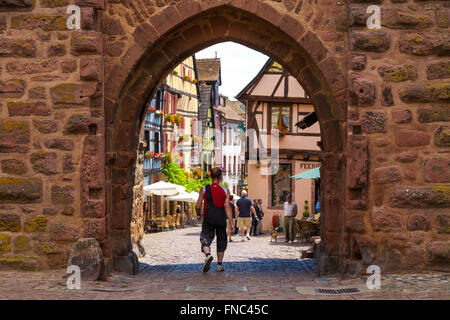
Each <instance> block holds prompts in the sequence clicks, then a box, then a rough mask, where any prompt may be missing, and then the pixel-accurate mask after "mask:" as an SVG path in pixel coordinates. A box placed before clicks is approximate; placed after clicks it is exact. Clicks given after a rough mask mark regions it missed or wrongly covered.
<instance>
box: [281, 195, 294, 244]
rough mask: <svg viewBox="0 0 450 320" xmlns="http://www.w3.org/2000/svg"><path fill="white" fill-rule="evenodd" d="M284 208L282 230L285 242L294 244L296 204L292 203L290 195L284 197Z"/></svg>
mask: <svg viewBox="0 0 450 320" xmlns="http://www.w3.org/2000/svg"><path fill="white" fill-rule="evenodd" d="M283 207H284V229H285V231H286V240H285V242H289V243H294V239H295V217H296V216H297V204H296V203H295V202H294V201H292V195H291V194H288V195H287V196H286V202H285V203H284V205H283Z"/></svg>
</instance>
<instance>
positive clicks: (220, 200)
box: [203, 183, 228, 215]
mask: <svg viewBox="0 0 450 320" xmlns="http://www.w3.org/2000/svg"><path fill="white" fill-rule="evenodd" d="M227 191H228V190H227V188H225V187H223V186H221V185H220V184H218V183H211V196H212V198H213V202H214V205H215V206H216V207H218V208H223V207H225V201H226V200H227ZM203 200H204V202H205V205H204V206H203V215H205V213H206V207H207V206H208V202H207V200H206V187H203Z"/></svg>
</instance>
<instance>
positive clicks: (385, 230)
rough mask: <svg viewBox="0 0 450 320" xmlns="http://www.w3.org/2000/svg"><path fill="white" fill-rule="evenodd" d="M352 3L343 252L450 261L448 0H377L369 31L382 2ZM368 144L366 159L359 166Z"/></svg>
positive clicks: (386, 261) (389, 261) (385, 262)
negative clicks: (378, 17) (369, 8)
mask: <svg viewBox="0 0 450 320" xmlns="http://www.w3.org/2000/svg"><path fill="white" fill-rule="evenodd" d="M350 2H351V5H350V19H349V20H348V27H349V29H348V30H349V35H350V46H351V52H349V61H350V65H349V77H348V81H349V82H348V83H349V104H348V120H349V121H348V134H349V139H348V142H347V143H348V150H347V151H348V159H350V162H348V163H347V164H348V165H349V167H348V169H349V170H348V172H347V183H348V185H347V187H348V188H349V192H348V194H347V206H346V212H345V223H344V224H345V230H344V232H345V234H344V237H347V238H348V239H351V240H350V243H349V246H348V248H346V250H345V252H344V255H345V256H346V257H347V258H349V259H353V260H354V258H360V259H361V260H362V262H363V264H364V265H369V264H378V265H380V266H381V268H382V270H386V271H388V270H399V269H400V270H404V269H415V270H419V269H422V268H438V269H439V268H441V269H448V268H449V265H450V264H449V261H450V260H449V259H450V242H449V235H448V232H449V230H448V228H447V227H445V226H446V225H447V221H448V219H450V215H449V214H450V209H449V208H450V186H449V184H448V183H449V182H450V180H449V173H450V171H449V170H450V168H449V166H448V165H449V159H450V153H449V152H450V150H449V148H448V147H449V146H450V144H449V141H448V139H446V138H445V136H446V134H445V132H447V133H448V132H449V131H448V129H449V126H448V121H449V114H450V104H449V103H450V95H449V92H450V91H449V90H450V69H449V68H448V67H449V62H450V51H449V49H450V46H449V45H450V29H449V12H450V9H449V8H450V3H449V2H448V1H408V0H403V1H393V0H391V1H388V0H384V1H378V3H379V5H380V6H381V8H382V9H381V17H382V18H381V26H382V27H381V30H373V31H368V30H367V29H366V27H365V24H366V20H367V18H368V14H366V8H367V5H368V3H369V2H373V4H376V2H377V1H350ZM363 141H364V142H363ZM362 148H364V149H365V151H364V152H363V153H364V157H365V163H366V164H367V167H364V168H362V167H360V166H358V170H354V168H353V166H352V165H351V161H352V159H354V157H359V156H360V155H359V154H358V153H360V152H361V150H362ZM355 152H356V153H355ZM359 169H362V170H359ZM352 197H353V198H354V199H353V198H352ZM446 228H447V230H446V231H445V229H446ZM347 268H348V269H349V270H350V269H352V268H354V263H352V262H349V263H348V264H347Z"/></svg>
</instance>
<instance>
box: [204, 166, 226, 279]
mask: <svg viewBox="0 0 450 320" xmlns="http://www.w3.org/2000/svg"><path fill="white" fill-rule="evenodd" d="M211 179H212V183H211V184H210V185H207V186H204V187H203V188H202V189H201V190H200V194H199V196H198V200H197V204H196V206H195V209H196V210H197V214H198V215H200V209H201V207H202V202H204V203H205V204H204V210H203V223H202V231H201V233H200V243H201V250H202V252H203V253H204V254H205V256H206V257H205V263H204V265H203V269H202V270H203V272H208V270H209V268H210V265H211V262H212V261H213V256H212V255H211V243H212V242H213V240H214V235H215V236H216V237H217V268H216V271H218V272H221V271H224V267H223V265H222V262H223V256H224V254H225V250H226V249H227V231H226V227H227V223H226V220H227V218H228V220H230V222H231V224H230V228H231V232H233V231H234V224H233V223H232V222H233V217H232V213H231V207H230V192H229V191H228V189H227V188H225V187H223V186H222V185H220V182H221V181H222V169H220V168H218V167H215V168H213V169H212V170H211Z"/></svg>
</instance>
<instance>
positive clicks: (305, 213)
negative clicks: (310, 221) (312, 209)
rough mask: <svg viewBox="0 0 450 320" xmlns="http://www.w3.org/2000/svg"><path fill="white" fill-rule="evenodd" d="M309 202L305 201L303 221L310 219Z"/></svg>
mask: <svg viewBox="0 0 450 320" xmlns="http://www.w3.org/2000/svg"><path fill="white" fill-rule="evenodd" d="M308 203H309V201H308V200H305V205H304V206H303V209H304V210H303V219H307V218H309V205H308Z"/></svg>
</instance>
